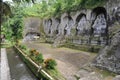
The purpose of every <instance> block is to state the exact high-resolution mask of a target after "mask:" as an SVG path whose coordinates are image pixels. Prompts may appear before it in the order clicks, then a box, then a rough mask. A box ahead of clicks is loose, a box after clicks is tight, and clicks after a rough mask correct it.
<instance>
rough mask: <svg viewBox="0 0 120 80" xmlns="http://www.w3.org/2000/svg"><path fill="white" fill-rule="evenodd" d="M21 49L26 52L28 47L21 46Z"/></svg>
mask: <svg viewBox="0 0 120 80" xmlns="http://www.w3.org/2000/svg"><path fill="white" fill-rule="evenodd" d="M19 47H20V48H21V49H23V50H26V49H27V47H26V46H25V45H20V46H19Z"/></svg>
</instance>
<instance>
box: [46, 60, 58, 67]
mask: <svg viewBox="0 0 120 80" xmlns="http://www.w3.org/2000/svg"><path fill="white" fill-rule="evenodd" d="M44 63H45V67H46V68H47V69H55V66H56V65H57V63H56V61H55V60H54V59H46V60H45V62H44Z"/></svg>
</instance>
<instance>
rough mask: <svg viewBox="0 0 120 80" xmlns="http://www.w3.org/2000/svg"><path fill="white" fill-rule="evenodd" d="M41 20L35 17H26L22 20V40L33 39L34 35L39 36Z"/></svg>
mask: <svg viewBox="0 0 120 80" xmlns="http://www.w3.org/2000/svg"><path fill="white" fill-rule="evenodd" d="M41 23H42V20H41V19H39V18H36V17H28V18H26V19H25V20H24V25H25V26H24V31H23V37H24V41H28V40H33V39H34V36H40V26H41Z"/></svg>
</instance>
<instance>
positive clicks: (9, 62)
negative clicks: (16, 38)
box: [0, 48, 38, 80]
mask: <svg viewBox="0 0 120 80" xmlns="http://www.w3.org/2000/svg"><path fill="white" fill-rule="evenodd" d="M0 75H1V76H0V80H38V79H37V78H36V77H35V75H34V74H33V73H32V72H31V71H30V69H29V68H28V67H27V66H26V64H25V63H24V62H23V61H22V60H21V58H20V57H19V56H18V54H16V53H15V51H14V50H13V49H12V48H9V49H5V48H2V49H1V74H0Z"/></svg>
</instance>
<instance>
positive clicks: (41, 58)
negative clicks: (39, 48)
mask: <svg viewBox="0 0 120 80" xmlns="http://www.w3.org/2000/svg"><path fill="white" fill-rule="evenodd" d="M36 60H37V61H38V62H39V63H43V61H44V59H43V55H42V54H41V53H39V52H38V53H37V55H36Z"/></svg>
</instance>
